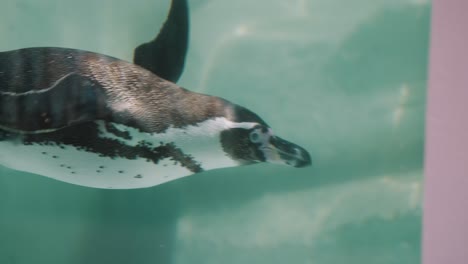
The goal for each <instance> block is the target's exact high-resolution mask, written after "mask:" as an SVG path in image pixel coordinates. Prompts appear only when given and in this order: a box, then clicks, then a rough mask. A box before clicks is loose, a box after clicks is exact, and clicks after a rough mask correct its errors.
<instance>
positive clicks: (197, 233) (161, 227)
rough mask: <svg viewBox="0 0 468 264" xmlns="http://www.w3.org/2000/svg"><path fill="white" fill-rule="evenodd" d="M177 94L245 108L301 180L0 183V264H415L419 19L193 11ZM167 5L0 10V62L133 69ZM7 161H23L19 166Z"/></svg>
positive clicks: (404, 10) (280, 7)
mask: <svg viewBox="0 0 468 264" xmlns="http://www.w3.org/2000/svg"><path fill="white" fill-rule="evenodd" d="M190 6H191V39H190V50H189V54H188V58H187V64H186V70H185V72H184V75H183V77H182V79H181V80H180V82H179V84H180V85H182V86H184V87H186V88H188V89H191V90H194V91H199V92H204V93H209V94H213V95H218V96H221V97H224V98H226V99H229V100H231V101H233V102H236V103H238V104H241V105H244V106H246V107H248V108H250V109H251V110H253V111H255V112H256V113H258V114H259V115H260V116H262V117H263V118H264V119H265V120H266V121H267V122H268V123H269V125H271V126H272V127H273V128H274V129H275V131H276V132H277V133H278V134H280V135H281V136H283V137H284V138H288V139H290V140H291V141H293V142H296V143H298V144H300V145H302V146H304V147H305V148H306V149H308V150H309V151H310V153H311V155H312V158H313V162H314V164H313V166H312V167H310V168H306V169H293V168H289V167H281V166H276V165H271V164H265V165H255V166H248V167H242V168H230V169H222V170H217V171H209V172H205V173H202V174H198V175H194V176H191V177H187V178H185V179H181V180H177V181H174V182H170V183H167V184H164V185H161V186H157V187H154V188H149V189H140V190H120V191H112V190H98V189H89V188H84V187H80V186H74V185H70V184H66V183H62V182H58V181H54V180H51V179H48V178H45V177H39V176H36V175H32V174H25V173H20V172H15V171H11V170H8V169H6V168H1V169H0V263H6V264H10V263H12V264H13V263H15V264H16V263H48V264H50V263H174V264H185V263H226V264H230V263H301V264H302V263H321V264H322V263H325V264H329V263H330V264H331V263H372V264H374V263H379V264H380V263H382V264H387V263H418V262H419V261H420V242H421V239H420V235H421V198H422V182H423V175H422V160H423V149H424V148H423V146H424V141H423V140H424V111H425V93H426V77H427V75H426V67H427V51H428V36H429V20H430V3H429V2H427V1H421V0H398V1H396V0H394V1H383V0H382V1H376V0H367V1H365V0H362V1H352V3H351V2H350V1H345V0H341V1H338V0H333V1H331V0H289V1H280V0H256V1H251V0H237V1H229V0H217V1H215V0H192V1H190ZM168 7H169V0H167V1H166V0H164V1H163V0H138V1H130V0H125V1H124V0H117V1H116V0H114V1H91V0H82V1H70V0H64V1H53V0H43V1H40V2H39V1H33V0H22V1H20V0H17V1H13V0H11V1H6V2H3V3H2V8H1V9H0V14H1V15H0V34H1V35H2V40H3V41H2V42H1V43H0V50H9V49H17V48H21V47H31V46H61V47H71V48H80V49H86V50H91V51H96V52H100V53H104V54H108V55H112V56H116V57H119V58H123V59H127V60H131V56H132V52H133V48H134V47H136V46H137V45H138V44H140V43H142V42H144V41H147V40H149V39H150V38H152V37H153V35H154V34H155V32H157V31H158V29H159V26H160V25H161V23H162V22H163V21H164V19H165V15H166V13H167V9H168ZM18 159H21V157H18Z"/></svg>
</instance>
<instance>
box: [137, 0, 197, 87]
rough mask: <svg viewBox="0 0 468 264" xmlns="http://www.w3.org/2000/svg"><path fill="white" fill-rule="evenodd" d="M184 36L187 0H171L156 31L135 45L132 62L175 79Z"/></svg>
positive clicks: (182, 61)
mask: <svg viewBox="0 0 468 264" xmlns="http://www.w3.org/2000/svg"><path fill="white" fill-rule="evenodd" d="M188 37H189V14H188V4H187V0H172V3H171V8H170V11H169V15H168V17H167V19H166V22H164V25H163V27H162V28H161V30H160V32H159V34H158V35H157V37H156V38H155V39H153V40H152V41H150V42H147V43H144V44H141V45H140V46H138V47H137V48H136V49H135V52H134V56H133V62H134V63H135V64H137V65H139V66H142V67H143V68H145V69H147V70H150V71H151V72H153V73H154V74H156V75H158V76H159V77H161V78H163V79H166V80H168V81H171V82H174V83H175V82H177V81H178V80H179V78H180V76H181V74H182V71H183V69H184V64H185V56H186V54H187V48H188Z"/></svg>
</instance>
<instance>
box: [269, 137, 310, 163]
mask: <svg viewBox="0 0 468 264" xmlns="http://www.w3.org/2000/svg"><path fill="white" fill-rule="evenodd" d="M262 151H263V153H264V155H265V158H266V161H267V162H271V163H279V164H286V165H289V166H293V167H296V168H302V167H306V166H309V165H311V164H312V161H311V159H310V155H309V152H307V150H305V149H304V148H302V147H300V146H298V145H296V144H294V143H291V142H289V141H287V140H284V139H282V138H280V137H276V136H273V137H271V138H270V142H269V144H268V146H266V147H263V148H262Z"/></svg>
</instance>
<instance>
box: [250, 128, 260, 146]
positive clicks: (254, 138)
mask: <svg viewBox="0 0 468 264" xmlns="http://www.w3.org/2000/svg"><path fill="white" fill-rule="evenodd" d="M249 137H250V141H252V142H253V143H258V142H260V135H259V134H258V132H257V131H256V130H254V131H252V132H251V133H250V135H249Z"/></svg>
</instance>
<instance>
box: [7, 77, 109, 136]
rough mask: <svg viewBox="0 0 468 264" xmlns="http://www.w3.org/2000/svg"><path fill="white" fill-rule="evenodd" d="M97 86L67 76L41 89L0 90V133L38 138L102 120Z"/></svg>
mask: <svg viewBox="0 0 468 264" xmlns="http://www.w3.org/2000/svg"><path fill="white" fill-rule="evenodd" d="M97 86H99V84H97V83H95V82H94V81H92V80H90V79H89V78H87V77H85V76H82V75H80V74H78V73H74V72H71V73H69V74H66V75H64V76H62V77H60V78H58V79H57V80H56V81H55V82H54V83H53V84H51V85H50V86H49V87H45V88H42V89H33V90H30V91H27V92H13V91H15V90H16V91H21V90H24V89H23V88H22V87H18V89H12V88H11V87H10V88H9V89H8V90H5V89H1V90H0V129H3V130H7V131H12V132H16V133H23V134H40V133H48V132H52V131H56V130H60V129H63V128H66V127H70V126H72V125H77V124H80V123H84V122H89V121H95V120H96V119H99V118H105V117H106V116H107V115H108V110H107V107H106V105H107V104H106V95H105V93H104V91H103V90H102V89H101V88H100V87H97Z"/></svg>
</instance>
